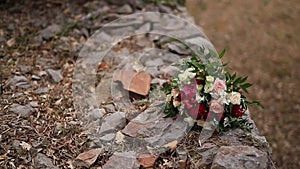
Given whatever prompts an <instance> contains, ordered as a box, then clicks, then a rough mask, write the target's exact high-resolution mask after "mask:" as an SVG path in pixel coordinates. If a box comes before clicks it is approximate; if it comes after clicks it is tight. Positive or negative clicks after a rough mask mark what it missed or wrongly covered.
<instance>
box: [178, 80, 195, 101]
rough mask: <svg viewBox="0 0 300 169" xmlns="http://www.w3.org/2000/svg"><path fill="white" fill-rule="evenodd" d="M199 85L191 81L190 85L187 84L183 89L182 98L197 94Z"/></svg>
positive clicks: (189, 97)
mask: <svg viewBox="0 0 300 169" xmlns="http://www.w3.org/2000/svg"><path fill="white" fill-rule="evenodd" d="M196 92H197V87H196V84H195V83H190V84H188V85H185V86H184V87H183V89H182V91H181V97H182V99H188V100H189V99H191V98H194V97H195V96H196Z"/></svg>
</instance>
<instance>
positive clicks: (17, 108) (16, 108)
mask: <svg viewBox="0 0 300 169" xmlns="http://www.w3.org/2000/svg"><path fill="white" fill-rule="evenodd" d="M9 110H10V111H12V112H14V113H16V114H18V115H20V116H21V117H28V116H30V115H31V114H32V113H34V109H33V108H32V107H30V106H22V105H19V104H13V105H11V107H10V109H9Z"/></svg>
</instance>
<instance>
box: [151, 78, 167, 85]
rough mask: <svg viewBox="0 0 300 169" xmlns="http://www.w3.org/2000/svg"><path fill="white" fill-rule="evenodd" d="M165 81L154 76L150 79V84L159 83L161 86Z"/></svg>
mask: <svg viewBox="0 0 300 169" xmlns="http://www.w3.org/2000/svg"><path fill="white" fill-rule="evenodd" d="M166 82H167V81H166V80H164V79H160V78H155V79H152V81H151V84H159V85H160V86H162V85H163V84H164V83H166Z"/></svg>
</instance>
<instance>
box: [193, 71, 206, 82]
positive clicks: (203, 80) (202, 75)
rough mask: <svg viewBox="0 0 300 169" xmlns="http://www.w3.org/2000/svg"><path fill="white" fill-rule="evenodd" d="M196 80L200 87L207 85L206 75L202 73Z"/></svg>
mask: <svg viewBox="0 0 300 169" xmlns="http://www.w3.org/2000/svg"><path fill="white" fill-rule="evenodd" d="M199 77H200V79H201V80H200V79H198V78H199ZM195 78H196V83H197V84H198V85H200V84H202V85H204V84H205V75H204V74H203V73H202V72H200V73H199V75H196V76H195Z"/></svg>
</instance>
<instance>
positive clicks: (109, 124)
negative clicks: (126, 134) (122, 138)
mask: <svg viewBox="0 0 300 169" xmlns="http://www.w3.org/2000/svg"><path fill="white" fill-rule="evenodd" d="M125 125H126V119H125V113H124V112H115V113H113V114H111V115H109V116H107V117H105V118H104V122H103V123H102V125H101V128H100V134H106V133H111V132H117V130H118V129H121V128H123V127H124V126H125Z"/></svg>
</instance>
